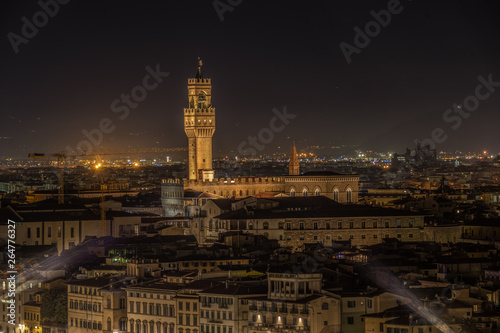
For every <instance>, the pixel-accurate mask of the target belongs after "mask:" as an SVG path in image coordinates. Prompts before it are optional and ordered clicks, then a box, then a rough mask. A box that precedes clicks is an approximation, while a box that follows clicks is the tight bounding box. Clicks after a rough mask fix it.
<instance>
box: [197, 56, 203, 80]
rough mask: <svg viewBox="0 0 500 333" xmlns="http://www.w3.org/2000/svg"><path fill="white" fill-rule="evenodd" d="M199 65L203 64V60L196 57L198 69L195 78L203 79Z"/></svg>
mask: <svg viewBox="0 0 500 333" xmlns="http://www.w3.org/2000/svg"><path fill="white" fill-rule="evenodd" d="M201 66H203V61H202V60H201V59H200V57H198V71H197V72H196V78H197V79H203V74H201Z"/></svg>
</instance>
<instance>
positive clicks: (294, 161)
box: [288, 141, 300, 176]
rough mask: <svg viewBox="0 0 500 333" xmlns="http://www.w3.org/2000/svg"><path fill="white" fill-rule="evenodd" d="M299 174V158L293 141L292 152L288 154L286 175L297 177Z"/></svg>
mask: <svg viewBox="0 0 500 333" xmlns="http://www.w3.org/2000/svg"><path fill="white" fill-rule="evenodd" d="M299 174H300V166H299V158H298V156H297V149H296V148H295V141H294V142H293V143H292V152H291V153H290V164H289V165H288V175H290V176H297V175H299Z"/></svg>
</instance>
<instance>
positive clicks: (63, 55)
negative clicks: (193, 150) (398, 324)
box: [0, 1, 500, 157]
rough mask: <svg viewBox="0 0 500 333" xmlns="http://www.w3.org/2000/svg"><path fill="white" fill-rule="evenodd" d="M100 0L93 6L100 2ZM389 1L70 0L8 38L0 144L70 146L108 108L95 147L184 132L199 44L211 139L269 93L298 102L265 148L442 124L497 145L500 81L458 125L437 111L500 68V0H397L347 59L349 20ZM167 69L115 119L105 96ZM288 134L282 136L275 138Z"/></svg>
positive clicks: (262, 112) (6, 21) (474, 144)
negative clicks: (219, 1)
mask: <svg viewBox="0 0 500 333" xmlns="http://www.w3.org/2000/svg"><path fill="white" fill-rule="evenodd" d="M1 6H2V8H1V9H2V10H1V12H2V14H1V15H2V16H3V17H2V31H3V34H4V35H5V36H6V35H7V34H8V33H9V32H12V33H15V34H18V35H20V36H21V30H22V26H23V21H21V18H22V17H23V16H26V17H30V18H31V15H33V14H34V13H36V12H37V11H39V10H40V7H39V5H37V4H36V2H31V3H26V2H13V1H10V2H4V3H2V5H1ZM96 7H97V8H96ZM386 7H387V2H386V1H375V2H373V1H365V2H356V3H353V2H350V1H337V2H334V3H331V2H314V3H311V4H307V5H306V4H302V3H295V2H286V3H285V2H272V3H269V2H255V1H252V2H242V3H241V4H240V5H238V6H236V7H234V10H233V11H229V10H228V11H226V12H224V14H223V15H222V17H223V21H221V20H220V17H219V15H218V13H217V12H216V11H215V9H214V5H213V4H212V3H211V2H209V1H208V2H203V1H180V2H165V3H158V2H156V3H155V2H147V3H141V4H138V3H137V2H133V1H130V2H128V1H119V2H118V1H106V2H105V3H100V2H96V1H70V2H68V3H67V4H65V5H63V6H61V8H60V10H59V12H58V13H57V14H56V15H55V16H54V17H51V18H50V20H49V21H48V23H47V24H46V25H45V26H43V27H41V28H39V31H38V33H37V34H36V36H35V37H33V38H31V39H29V43H26V44H19V45H18V51H19V52H18V53H15V51H14V49H13V45H12V43H11V42H10V41H9V39H8V38H5V39H4V43H2V44H1V47H2V54H3V55H4V57H3V61H2V63H1V66H2V74H3V75H2V77H1V78H0V80H1V86H2V99H1V102H0V114H1V119H2V121H1V122H0V126H1V127H0V131H1V133H2V135H1V136H2V138H1V140H0V150H1V152H2V155H3V156H8V157H13V156H15V157H24V156H26V154H28V153H31V152H47V153H50V152H57V151H61V150H63V149H65V147H66V146H67V145H70V146H75V145H76V144H77V143H78V142H79V141H80V140H82V139H83V138H84V135H83V134H82V131H83V130H88V131H90V130H92V129H93V128H96V127H98V126H99V121H100V120H101V119H102V118H109V119H111V120H113V122H114V123H115V124H116V129H115V130H114V131H113V133H110V134H106V135H105V137H104V139H103V141H102V147H103V148H104V149H106V148H107V149H114V150H115V151H120V150H124V149H127V148H129V147H144V148H146V147H182V146H184V145H185V138H184V133H183V131H182V126H181V124H182V120H181V112H180V110H182V108H183V107H185V106H186V96H187V93H186V88H185V84H184V82H185V78H186V77H192V76H193V75H194V74H195V71H196V66H197V57H201V58H202V59H203V61H204V73H205V75H206V76H207V77H211V78H212V80H213V89H214V105H215V107H216V109H217V114H218V119H217V121H218V125H219V126H218V128H217V131H216V132H215V135H214V149H215V151H214V154H215V155H216V156H225V155H228V154H237V145H235V144H234V143H239V142H241V141H242V140H245V139H246V138H247V137H248V136H249V135H256V134H257V133H258V131H259V130H260V129H261V128H262V127H264V126H267V125H268V122H269V120H270V118H271V117H272V110H273V108H278V109H281V108H283V106H286V107H287V109H288V111H289V112H290V113H292V114H296V115H297V118H296V120H294V121H292V122H291V123H290V124H289V125H288V126H287V127H286V129H285V130H284V131H283V132H280V133H278V134H277V135H276V136H275V138H274V140H273V142H272V143H271V144H270V145H267V146H266V149H265V150H264V152H266V153H271V152H275V151H280V152H282V153H286V152H288V150H289V147H290V144H291V141H292V140H295V141H296V142H297V144H298V145H299V146H303V147H306V146H309V145H319V146H336V145H343V144H356V145H360V146H361V147H362V148H363V149H372V150H383V151H402V150H404V149H405V148H406V147H412V146H414V145H415V140H416V139H418V140H424V139H426V138H429V137H430V136H431V132H432V131H433V130H434V129H435V128H442V129H443V130H444V132H445V134H446V135H447V136H448V139H447V140H446V141H445V142H443V143H442V144H439V147H438V148H439V149H442V150H460V151H483V150H488V151H492V152H498V151H500V146H499V144H498V142H499V140H498V139H499V137H498V131H497V124H498V123H499V120H500V118H499V117H500V116H499V112H498V109H499V104H500V99H499V97H498V92H494V93H492V94H491V96H490V97H489V98H488V99H487V100H485V101H481V103H480V106H479V108H478V110H477V111H475V112H474V113H473V114H472V115H471V116H470V117H469V118H467V119H463V122H462V123H461V125H460V127H459V128H458V129H456V130H455V129H452V128H451V126H452V125H453V124H454V122H445V121H444V120H443V113H444V112H445V111H446V110H447V109H449V108H452V107H453V104H455V103H456V104H461V103H463V101H464V99H465V98H466V97H467V96H469V95H471V94H474V89H475V87H476V85H477V84H478V80H477V77H479V76H483V77H485V78H487V76H488V75H490V74H491V75H492V78H493V81H495V82H498V81H500V74H498V73H499V72H500V68H499V64H498V61H497V59H498V57H499V56H500V46H499V44H498V43H497V34H498V31H499V29H498V28H499V24H500V23H499V22H498V20H497V13H498V3H497V2H495V1H484V2H482V3H481V6H477V5H476V2H472V1H440V2H438V3H436V2H432V1H402V2H401V8H402V10H401V11H400V12H399V13H398V14H394V15H392V18H391V21H390V23H389V24H388V25H387V26H386V27H382V28H381V30H380V32H379V33H378V35H376V36H375V37H371V38H370V40H371V41H370V42H369V44H368V45H367V46H366V47H364V48H362V50H361V52H360V53H359V54H357V53H353V54H352V55H351V58H352V61H351V62H350V63H348V62H347V61H346V59H345V57H344V54H343V53H342V49H341V48H340V47H339V44H340V43H342V42H345V43H349V44H351V45H353V46H354V37H355V34H356V32H355V30H354V29H353V28H355V27H364V26H365V24H366V23H368V22H370V21H371V20H374V18H373V16H372V15H371V14H370V11H378V10H382V9H384V8H386ZM157 64H159V65H160V67H161V70H162V71H165V72H168V73H170V75H169V76H168V77H167V78H165V81H164V82H162V83H161V84H160V85H159V87H158V88H156V89H155V90H153V91H150V92H149V93H148V96H147V98H145V100H144V101H142V102H140V103H139V105H138V106H137V107H136V108H135V109H132V110H131V112H130V115H129V116H128V117H127V119H124V120H120V119H118V115H117V114H115V113H113V112H112V111H111V107H110V105H111V103H112V102H113V101H114V100H115V99H116V98H120V96H121V94H123V93H125V94H127V93H128V94H129V93H130V91H131V89H132V88H133V87H134V86H136V85H138V84H140V83H141V80H142V79H143V77H144V75H145V74H146V70H145V68H146V66H151V67H155V66H156V65H157ZM278 147H279V148H278Z"/></svg>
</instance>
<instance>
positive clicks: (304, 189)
mask: <svg viewBox="0 0 500 333" xmlns="http://www.w3.org/2000/svg"><path fill="white" fill-rule="evenodd" d="M302 196H303V197H307V188H305V187H304V188H303V189H302Z"/></svg>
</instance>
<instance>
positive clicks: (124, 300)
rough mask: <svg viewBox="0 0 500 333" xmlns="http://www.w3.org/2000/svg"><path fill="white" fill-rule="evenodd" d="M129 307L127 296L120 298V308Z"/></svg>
mask: <svg viewBox="0 0 500 333" xmlns="http://www.w3.org/2000/svg"><path fill="white" fill-rule="evenodd" d="M126 308H127V300H126V299H125V297H121V298H120V309H126Z"/></svg>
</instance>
